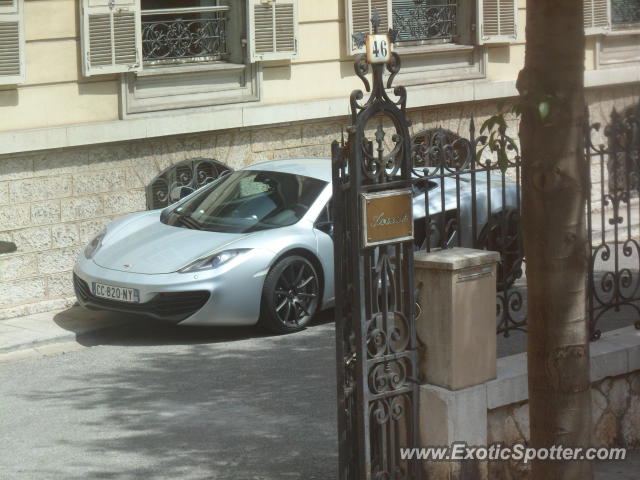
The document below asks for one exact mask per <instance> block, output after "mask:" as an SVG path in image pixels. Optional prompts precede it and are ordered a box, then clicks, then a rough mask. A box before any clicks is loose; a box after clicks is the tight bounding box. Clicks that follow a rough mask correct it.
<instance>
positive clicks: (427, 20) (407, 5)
mask: <svg viewBox="0 0 640 480" xmlns="http://www.w3.org/2000/svg"><path fill="white" fill-rule="evenodd" d="M457 8H458V4H457V2H455V1H453V2H452V1H449V0H394V2H393V28H394V29H395V30H397V31H398V37H397V41H399V42H426V41H431V40H439V41H442V42H450V41H452V40H453V36H454V35H455V34H456V17H457Z"/></svg>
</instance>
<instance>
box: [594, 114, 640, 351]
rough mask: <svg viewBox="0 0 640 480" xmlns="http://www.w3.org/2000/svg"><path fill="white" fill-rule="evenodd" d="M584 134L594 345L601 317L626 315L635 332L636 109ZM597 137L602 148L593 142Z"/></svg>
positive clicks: (639, 153) (639, 209)
mask: <svg viewBox="0 0 640 480" xmlns="http://www.w3.org/2000/svg"><path fill="white" fill-rule="evenodd" d="M585 132H586V135H585V137H586V138H585V145H586V147H585V148H586V161H587V163H588V166H589V171H590V172H591V178H590V182H589V185H590V187H591V186H592V185H596V188H598V189H599V191H597V192H596V196H595V197H596V198H598V197H599V201H598V202H596V204H595V208H594V205H592V201H589V202H588V207H587V210H588V211H587V222H588V231H589V242H590V245H591V248H592V250H591V262H590V266H589V308H588V315H589V325H590V331H591V338H592V340H597V339H599V338H600V336H601V334H602V332H601V328H600V327H599V324H600V322H601V321H602V319H603V316H604V315H605V314H607V313H609V312H612V311H613V312H621V311H623V310H624V311H625V312H627V313H630V315H631V316H630V317H629V316H628V315H620V318H622V319H629V318H631V319H632V321H633V322H634V324H635V326H636V328H638V329H640V243H639V241H638V231H637V229H638V225H637V222H638V219H640V206H638V205H634V202H635V203H639V204H640V202H638V201H637V200H635V199H637V198H638V189H639V188H640V181H639V174H640V104H638V105H636V106H633V107H631V108H628V109H626V110H625V111H624V112H622V113H619V112H617V111H616V110H615V109H614V110H613V112H612V114H611V119H610V122H609V124H608V125H607V126H606V127H605V128H604V129H602V128H601V125H600V124H598V123H594V124H592V125H589V127H588V128H586V129H585ZM600 132H602V133H603V136H604V139H605V140H606V145H605V144H604V143H601V144H595V143H594V141H593V137H594V136H595V135H597V134H598V133H600ZM594 177H595V178H594ZM590 193H591V192H590ZM590 200H591V195H590ZM598 236H599V238H598Z"/></svg>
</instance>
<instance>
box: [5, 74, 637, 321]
mask: <svg viewBox="0 0 640 480" xmlns="http://www.w3.org/2000/svg"><path fill="white" fill-rule="evenodd" d="M616 92H617V93H615V94H610V93H607V94H606V95H605V94H604V93H597V92H594V93H593V94H591V97H590V102H592V103H593V106H592V107H591V109H592V110H593V117H594V119H593V120H594V121H603V122H604V121H605V120H606V118H604V117H606V116H607V115H608V114H609V113H610V110H611V108H612V107H613V105H618V104H619V105H620V106H622V105H623V104H624V105H626V104H628V103H629V102H630V100H629V99H630V98H632V97H633V96H634V95H635V98H638V97H640V88H635V89H631V88H626V87H625V88H620V89H617V90H616ZM603 95H605V96H604V97H602V96H603ZM601 97H602V98H604V99H602V98H601ZM345 101H346V100H345ZM610 107H611V108H610ZM496 109H497V107H496V104H495V102H476V103H473V104H471V103H465V104H454V105H448V106H445V107H439V108H430V109H420V110H411V111H409V117H410V119H411V121H412V122H413V124H412V126H411V132H412V133H416V132H418V131H420V130H423V129H427V128H432V127H443V128H447V129H449V130H452V131H454V132H459V133H460V134H461V136H468V132H469V122H470V119H471V117H472V116H473V117H474V119H475V122H476V128H477V129H479V127H480V125H481V124H482V122H483V121H484V120H485V119H486V118H488V117H489V116H491V115H493V114H494V113H495V112H496ZM601 117H602V118H601ZM348 121H349V119H348V118H346V117H342V118H335V119H330V120H326V121H319V122H307V123H295V124H279V125H277V126H272V127H267V128H255V129H248V128H247V129H239V130H227V131H216V132H208V133H205V134H198V135H188V136H179V137H166V138H157V139H151V140H141V141H132V142H125V143H118V144H101V145H95V146H89V147H83V148H73V149H63V150H53V151H44V152H33V153H29V154H21V155H5V156H1V157H0V240H4V241H10V242H14V243H15V244H16V245H17V248H18V249H17V251H16V252H14V253H11V254H0V319H3V318H10V317H15V316H20V315H25V314H29V313H36V312H39V311H46V310H53V309H58V308H64V307H65V306H68V305H70V304H71V303H73V301H74V300H73V289H72V285H71V269H72V267H73V264H74V261H75V258H76V256H77V255H78V254H79V253H80V252H81V250H82V248H83V246H84V245H85V244H86V243H87V242H88V241H89V240H90V239H91V238H92V237H93V236H94V235H95V234H96V233H98V232H99V231H100V230H101V229H102V228H103V227H104V225H106V224H107V223H108V222H110V221H111V220H112V219H114V218H116V217H119V216H122V215H125V214H127V213H131V212H136V211H140V210H143V209H144V208H145V192H144V187H145V186H147V185H148V184H149V183H151V181H152V180H153V179H154V178H155V177H156V176H157V175H158V174H159V173H160V172H161V171H162V170H164V169H166V168H168V167H169V166H171V165H173V164H175V163H177V162H179V161H182V160H186V159H188V158H193V157H207V158H213V159H215V160H218V161H220V162H222V163H224V164H226V165H228V166H230V167H232V168H234V169H235V168H240V167H243V166H246V165H250V164H253V163H256V162H260V161H264V160H271V159H278V158H292V157H329V156H330V144H331V142H332V141H333V140H335V139H339V138H340V136H341V133H342V131H343V130H344V129H345V127H346V125H347V122H348ZM376 126H377V125H373V124H372V125H371V130H372V131H373V129H375V127H376ZM509 128H510V130H511V132H512V135H513V136H516V134H515V132H516V131H517V120H516V119H515V118H512V117H511V118H509ZM387 140H390V135H389V136H387Z"/></svg>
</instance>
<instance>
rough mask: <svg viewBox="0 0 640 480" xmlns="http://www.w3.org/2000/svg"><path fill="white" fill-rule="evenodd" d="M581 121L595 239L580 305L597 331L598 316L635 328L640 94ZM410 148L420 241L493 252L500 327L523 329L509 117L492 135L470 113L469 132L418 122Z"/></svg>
mask: <svg viewBox="0 0 640 480" xmlns="http://www.w3.org/2000/svg"><path fill="white" fill-rule="evenodd" d="M586 125H589V127H588V128H585V134H586V142H585V145H586V151H585V162H586V165H585V168H586V169H588V171H589V189H590V192H589V193H590V195H589V201H588V202H587V206H586V211H585V215H586V218H587V228H588V235H589V241H590V244H591V246H592V251H591V258H590V263H589V270H588V287H589V288H588V309H587V315H588V318H589V325H590V329H591V338H592V339H593V340H597V339H598V338H600V335H601V331H602V328H603V322H604V324H605V328H615V327H617V326H623V325H626V324H630V323H634V324H635V326H636V328H639V329H640V198H639V191H640V153H639V152H640V104H638V105H635V106H633V107H629V108H627V109H625V110H624V111H623V112H616V111H615V110H614V111H613V113H612V114H611V118H610V121H609V122H608V124H607V125H606V126H602V125H600V124H593V125H591V124H589V122H588V120H587V123H586ZM597 138H599V140H600V142H599V141H598V140H596V139H597ZM487 146H492V147H493V148H487ZM479 152H482V154H479ZM412 156H413V166H414V175H415V176H416V177H417V179H416V180H415V182H414V183H415V188H416V190H419V191H420V192H423V191H424V192H426V193H427V194H426V195H425V209H424V210H425V212H424V221H421V219H419V221H418V224H417V227H416V240H417V248H420V249H425V250H431V249H434V248H449V247H453V246H461V247H470V248H480V249H487V250H494V251H497V252H500V255H501V261H500V264H499V266H498V278H497V290H498V293H497V299H496V301H497V333H498V334H502V335H504V336H509V334H510V332H512V331H513V330H523V331H526V325H527V318H526V293H527V292H526V278H525V276H524V275H523V272H524V270H525V269H524V266H525V264H526V259H524V258H523V253H524V252H523V247H522V237H521V228H520V166H521V158H520V155H519V153H518V151H517V147H515V145H514V143H513V142H512V140H511V139H510V138H509V137H508V136H507V131H506V125H503V126H502V127H500V128H498V130H497V131H496V133H495V134H493V135H491V136H489V137H488V136H485V135H478V136H477V135H476V128H475V125H474V122H473V120H472V121H471V122H470V128H469V132H468V137H466V138H464V137H461V136H460V135H458V134H457V133H454V132H451V131H449V130H445V129H442V128H433V129H429V130H425V131H422V132H419V133H416V134H415V135H414V136H413V137H412Z"/></svg>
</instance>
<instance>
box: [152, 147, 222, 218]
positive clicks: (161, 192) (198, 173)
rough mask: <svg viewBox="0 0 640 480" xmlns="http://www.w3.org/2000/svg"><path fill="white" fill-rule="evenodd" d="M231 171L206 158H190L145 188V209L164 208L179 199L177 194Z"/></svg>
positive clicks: (165, 171)
mask: <svg viewBox="0 0 640 480" xmlns="http://www.w3.org/2000/svg"><path fill="white" fill-rule="evenodd" d="M229 171H231V169H230V168H229V167H227V166H226V165H224V164H222V163H220V162H217V161H215V160H212V159H208V158H191V159H188V160H184V161H182V162H180V163H177V164H175V165H173V166H171V167H169V168H167V169H166V170H164V171H162V172H161V173H160V174H159V175H158V176H157V177H156V178H154V179H153V180H152V182H151V183H150V184H149V185H148V186H147V188H146V197H147V209H148V210H154V209H156V208H164V207H166V206H168V205H171V204H172V203H174V202H176V201H178V200H179V199H180V196H179V194H182V195H183V196H184V193H185V192H182V190H181V189H183V188H184V189H187V192H186V193H190V192H193V191H194V190H197V189H199V188H201V187H203V186H205V185H207V184H208V183H211V182H212V181H214V180H216V179H218V178H220V176H222V175H223V174H225V173H226V172H229Z"/></svg>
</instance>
